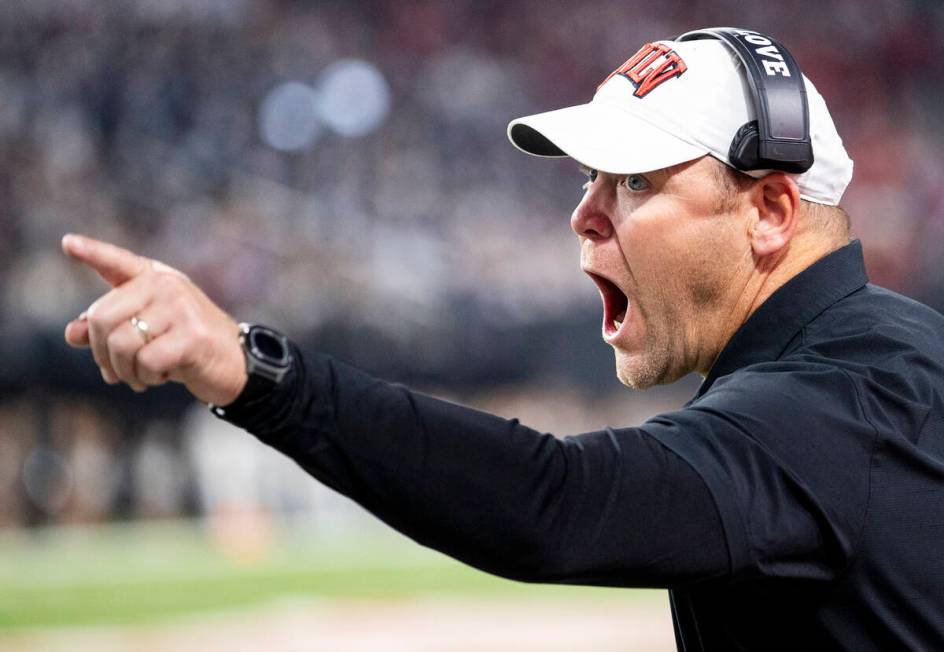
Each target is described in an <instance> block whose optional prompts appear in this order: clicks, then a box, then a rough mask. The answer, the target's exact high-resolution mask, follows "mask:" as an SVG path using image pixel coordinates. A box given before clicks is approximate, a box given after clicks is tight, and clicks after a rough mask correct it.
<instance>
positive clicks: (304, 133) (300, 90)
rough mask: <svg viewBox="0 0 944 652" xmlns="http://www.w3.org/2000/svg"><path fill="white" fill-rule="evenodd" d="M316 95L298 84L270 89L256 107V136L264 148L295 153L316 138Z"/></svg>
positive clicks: (317, 129)
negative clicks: (263, 142) (266, 146)
mask: <svg viewBox="0 0 944 652" xmlns="http://www.w3.org/2000/svg"><path fill="white" fill-rule="evenodd" d="M318 100H319V98H318V93H317V92H316V91H315V89H313V88H311V87H310V86H306V85H305V84H302V83H301V82H294V81H293V82H286V83H284V84H279V85H278V86H276V87H275V88H273V89H272V90H271V91H269V93H268V94H267V95H266V96H265V98H264V99H263V100H262V104H261V106H260V107H259V135H260V136H261V137H262V140H264V141H265V142H266V143H267V144H269V145H271V146H272V147H274V148H275V149H279V150H282V151H286V152H293V151H298V150H300V149H304V148H306V147H308V146H309V145H311V144H312V143H313V142H315V140H316V139H317V138H318V135H319V133H320V131H321V126H320V125H319V124H318V114H317V105H318Z"/></svg>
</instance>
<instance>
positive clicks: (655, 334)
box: [571, 157, 751, 389]
mask: <svg viewBox="0 0 944 652" xmlns="http://www.w3.org/2000/svg"><path fill="white" fill-rule="evenodd" d="M719 165H721V164H720V163H718V162H717V161H715V160H714V159H710V158H709V157H702V158H700V159H697V160H695V161H691V162H689V163H683V164H681V165H677V166H674V167H672V168H667V169H664V170H658V171H656V172H651V173H646V174H632V175H623V176H616V175H611V174H606V173H599V174H598V175H597V176H596V179H595V180H592V181H590V182H588V183H587V185H586V186H585V189H586V192H585V194H584V197H583V199H582V200H581V202H580V204H579V205H578V206H577V208H576V209H575V210H574V213H573V216H572V217H571V226H572V228H573V229H574V231H575V232H576V233H577V236H578V238H579V240H580V246H581V249H580V263H581V268H582V269H583V270H584V271H585V272H587V273H588V274H589V275H590V277H591V278H592V279H593V280H594V282H595V283H596V284H597V287H598V288H599V290H600V295H601V297H602V298H603V339H604V340H605V341H606V342H607V343H608V344H610V345H611V346H612V347H613V349H614V351H615V354H616V373H617V376H618V377H619V379H620V380H621V381H622V382H623V383H624V384H626V385H628V386H630V387H634V388H639V389H641V388H645V387H650V386H652V385H656V384H660V383H669V382H672V381H674V380H676V379H678V378H680V377H681V376H683V375H685V374H687V373H689V372H691V371H700V372H702V373H707V371H708V369H709V368H710V367H711V365H712V363H713V362H714V360H715V358H716V357H717V355H718V354H719V353H720V352H721V348H722V347H723V346H724V344H725V341H719V340H721V339H722V337H723V335H724V334H729V330H728V328H727V324H728V322H729V321H730V319H731V309H732V307H733V298H735V297H736V296H737V293H738V292H739V291H740V289H741V287H740V285H739V283H740V281H739V279H740V278H741V277H740V275H739V274H738V271H739V270H743V269H744V265H745V263H750V261H751V247H750V244H749V240H748V233H747V221H746V220H745V219H744V215H739V214H737V213H735V212H730V211H729V208H726V207H725V204H726V202H725V201H724V196H723V195H722V190H721V188H722V187H721V184H720V183H719V170H718V168H717V166H719Z"/></svg>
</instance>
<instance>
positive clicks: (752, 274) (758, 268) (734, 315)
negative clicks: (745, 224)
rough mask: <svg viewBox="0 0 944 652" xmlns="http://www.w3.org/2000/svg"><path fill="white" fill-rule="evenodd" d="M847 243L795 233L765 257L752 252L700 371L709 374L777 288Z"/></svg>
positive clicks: (741, 271) (740, 274) (736, 283)
mask: <svg viewBox="0 0 944 652" xmlns="http://www.w3.org/2000/svg"><path fill="white" fill-rule="evenodd" d="M845 244H848V243H847V242H833V241H830V240H826V239H824V238H811V237H805V238H804V237H795V238H793V240H792V241H791V242H790V244H789V246H788V247H786V248H785V249H783V250H781V251H779V252H777V253H776V254H773V255H770V256H765V257H763V258H758V257H756V256H752V257H751V259H750V260H746V261H745V265H744V267H743V268H742V269H741V270H739V271H738V273H736V274H735V278H734V279H733V282H732V283H731V285H730V288H731V290H732V299H731V301H730V302H728V304H727V306H726V309H727V312H726V313H725V315H724V317H722V318H721V319H719V320H718V324H719V328H718V329H717V331H716V332H715V333H714V338H713V339H714V341H715V343H716V345H715V346H714V347H712V350H711V353H710V354H709V355H708V356H706V362H707V363H708V364H707V365H705V364H704V363H703V364H702V365H699V369H698V372H699V373H700V374H702V375H703V376H704V375H707V374H708V370H709V369H710V368H711V366H712V365H713V364H714V362H715V360H716V359H717V358H718V356H719V355H721V351H722V350H723V349H724V347H725V345H726V344H727V343H728V341H729V340H730V339H731V337H733V336H734V333H736V332H737V330H738V329H739V328H741V326H743V325H744V323H745V322H746V321H747V320H748V319H750V317H751V315H753V314H754V312H755V311H756V310H757V309H758V308H760V307H761V306H762V305H763V304H764V302H765V301H767V299H769V298H770V296H771V295H772V294H773V293H774V292H776V291H777V290H779V289H780V288H781V287H783V285H784V284H786V283H787V281H789V280H790V279H792V278H793V277H794V276H796V275H797V274H799V273H800V272H802V271H803V270H805V269H806V268H807V267H809V266H810V265H812V264H813V263H815V262H816V261H818V260H819V259H820V258H822V257H823V256H826V255H827V254H829V253H832V252H833V251H835V250H836V249H839V248H840V247H842V246H843V245H845ZM709 358H710V359H709Z"/></svg>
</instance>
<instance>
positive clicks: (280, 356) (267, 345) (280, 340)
mask: <svg viewBox="0 0 944 652" xmlns="http://www.w3.org/2000/svg"><path fill="white" fill-rule="evenodd" d="M284 340H285V338H284V337H282V336H280V335H278V334H276V333H273V332H272V331H270V330H269V329H267V328H259V327H256V328H253V329H252V330H250V331H249V346H250V347H251V348H252V351H253V353H255V354H256V355H257V356H258V357H260V358H262V359H263V360H264V361H266V362H268V363H269V364H274V365H279V366H282V365H285V364H286V363H287V362H288V347H286V345H285V341H284Z"/></svg>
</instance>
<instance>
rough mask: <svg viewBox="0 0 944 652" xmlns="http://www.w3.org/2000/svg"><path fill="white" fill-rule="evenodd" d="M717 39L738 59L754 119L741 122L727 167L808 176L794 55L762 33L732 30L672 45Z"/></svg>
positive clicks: (805, 119)
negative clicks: (745, 73)
mask: <svg viewBox="0 0 944 652" xmlns="http://www.w3.org/2000/svg"><path fill="white" fill-rule="evenodd" d="M699 39H717V40H719V41H722V42H723V43H725V44H726V45H727V46H728V48H729V49H731V50H732V51H733V52H734V53H735V54H736V55H737V56H738V58H739V59H740V60H741V63H742V64H743V65H744V69H745V70H746V71H747V81H748V84H749V86H750V90H751V99H752V101H753V103H754V113H755V114H756V116H757V119H756V120H751V121H750V122H747V123H745V124H744V125H742V126H741V128H740V129H738V131H737V133H736V134H735V135H734V140H732V141H731V148H730V150H729V151H728V158H729V159H730V161H731V164H732V165H733V166H734V167H735V168H737V169H738V170H741V171H743V172H746V171H748V170H783V171H784V172H795V173H801V172H806V171H807V170H809V169H810V167H811V166H812V165H813V143H812V141H811V140H810V109H809V104H808V102H807V98H806V85H805V84H804V83H803V75H802V73H801V72H800V66H799V65H797V62H796V60H795V59H794V58H793V55H792V54H790V52H789V51H788V50H787V48H785V47H783V45H781V44H780V43H779V42H778V41H775V40H774V39H772V38H770V37H769V36H767V35H766V34H761V33H760V32H755V31H753V30H747V29H739V28H736V27H712V28H708V29H699V30H695V31H692V32H686V33H684V34H682V35H681V36H679V37H677V38H675V39H674V40H676V41H696V40H699Z"/></svg>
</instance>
